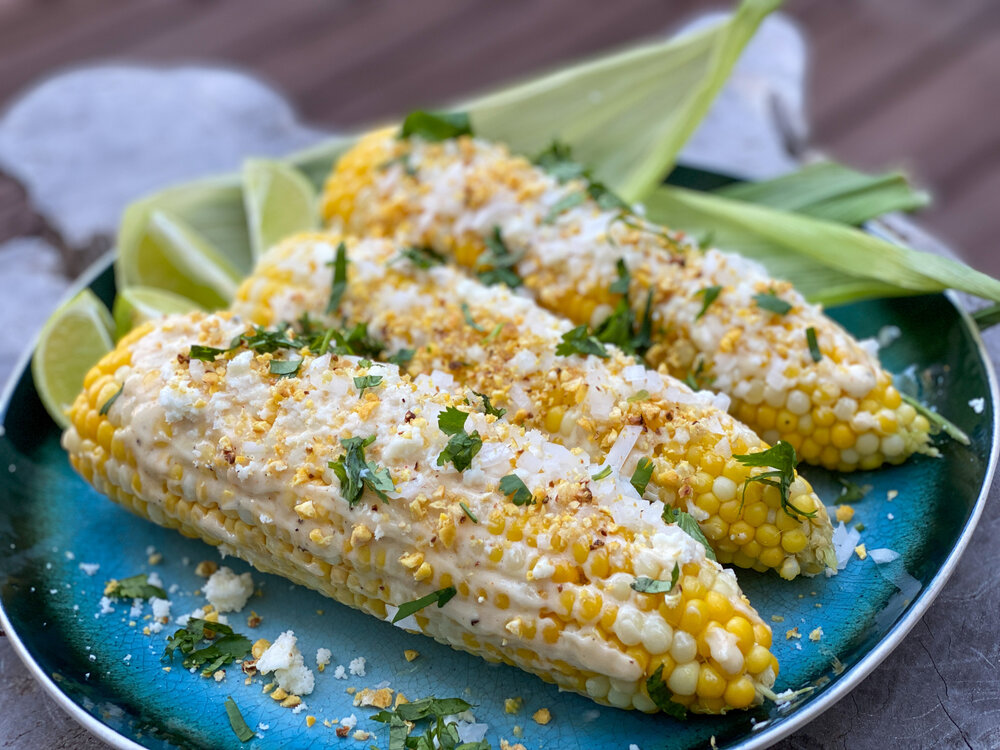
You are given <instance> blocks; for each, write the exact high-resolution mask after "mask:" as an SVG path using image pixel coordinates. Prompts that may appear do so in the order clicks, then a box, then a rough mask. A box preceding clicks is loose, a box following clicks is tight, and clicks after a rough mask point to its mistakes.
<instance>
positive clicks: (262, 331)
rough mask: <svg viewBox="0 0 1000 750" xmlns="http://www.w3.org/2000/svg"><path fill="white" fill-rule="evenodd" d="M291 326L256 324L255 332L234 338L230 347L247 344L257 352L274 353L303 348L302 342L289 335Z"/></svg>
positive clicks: (231, 348) (236, 347) (248, 347)
mask: <svg viewBox="0 0 1000 750" xmlns="http://www.w3.org/2000/svg"><path fill="white" fill-rule="evenodd" d="M288 333H289V327H288V326H285V327H283V328H282V327H278V328H274V329H271V330H268V329H267V328H264V327H263V326H254V327H253V333H241V334H240V335H239V336H236V337H235V338H233V340H232V341H231V342H230V344H229V349H230V350H233V349H238V348H240V347H241V346H245V347H246V348H247V349H250V350H251V351H254V352H256V353H257V354H272V353H274V352H276V351H278V349H301V348H302V342H301V341H298V340H296V339H294V338H291V337H289V335H288Z"/></svg>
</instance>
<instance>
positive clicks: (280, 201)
mask: <svg viewBox="0 0 1000 750" xmlns="http://www.w3.org/2000/svg"><path fill="white" fill-rule="evenodd" d="M243 205H244V208H245V211H246V215H247V224H248V229H249V231H250V244H251V249H252V252H253V258H254V260H257V259H258V258H260V256H261V255H263V254H264V252H265V251H267V250H268V248H270V247H271V246H273V245H275V244H277V243H278V242H280V241H281V240H283V239H284V238H286V237H289V236H290V235H293V234H295V233H297V232H306V231H310V230H313V229H317V228H318V227H319V211H318V197H317V195H316V190H315V188H313V186H312V184H311V183H310V182H309V180H307V179H306V177H305V175H303V174H302V173H301V172H299V171H298V170H297V169H295V168H294V167H291V166H289V165H288V164H283V163H281V162H277V161H270V160H266V159H248V160H247V161H246V162H244V164H243Z"/></svg>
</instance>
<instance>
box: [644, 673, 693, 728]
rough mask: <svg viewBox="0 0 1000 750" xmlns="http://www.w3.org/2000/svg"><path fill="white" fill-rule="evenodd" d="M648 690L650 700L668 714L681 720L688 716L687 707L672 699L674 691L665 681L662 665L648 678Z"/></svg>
mask: <svg viewBox="0 0 1000 750" xmlns="http://www.w3.org/2000/svg"><path fill="white" fill-rule="evenodd" d="M646 692H647V693H648V694H649V697H650V700H652V701H653V703H655V704H656V707H657V708H659V709H660V710H661V711H663V713H665V714H667V716H672V717H673V718H675V719H679V720H681V721H683V720H684V719H686V718H687V709H686V708H685V707H684V706H682V705H681V704H680V703H674V702H673V701H672V700H670V698H671V696H672V695H673V693H671V692H670V688H668V687H667V683H665V682H664V681H663V667H662V666H661V667H660V668H659V669H658V670H657V671H656V672H653V674H651V675H650V676H649V677H648V678H647V679H646Z"/></svg>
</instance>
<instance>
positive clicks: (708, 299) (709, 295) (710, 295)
mask: <svg viewBox="0 0 1000 750" xmlns="http://www.w3.org/2000/svg"><path fill="white" fill-rule="evenodd" d="M721 292H722V287H721V286H707V287H705V288H704V289H702V290H701V291H700V292H698V295H700V296H701V297H702V302H701V310H700V311H699V312H698V314H697V315H695V316H694V319H695V320H698V319H699V318H701V316H702V315H704V314H705V313H706V312H707V311H708V308H709V306H710V305H711V304H712V303H713V302H715V300H717V299H718V298H719V294H720V293H721Z"/></svg>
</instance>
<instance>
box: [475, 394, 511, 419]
mask: <svg viewBox="0 0 1000 750" xmlns="http://www.w3.org/2000/svg"><path fill="white" fill-rule="evenodd" d="M473 393H475V394H476V395H477V396H479V398H481V399H482V400H483V412H484V413H485V414H492V415H493V416H494V417H496V418H497V419H500V417H502V416H503V415H504V414H506V413H507V410H506V409H501V408H499V407H497V406H494V405H493V404H492V403H490V397H489V396H487V395H486V394H485V393H480V392H479V391H473Z"/></svg>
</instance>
